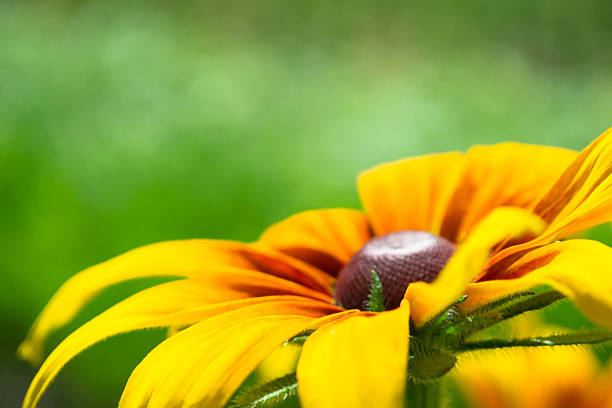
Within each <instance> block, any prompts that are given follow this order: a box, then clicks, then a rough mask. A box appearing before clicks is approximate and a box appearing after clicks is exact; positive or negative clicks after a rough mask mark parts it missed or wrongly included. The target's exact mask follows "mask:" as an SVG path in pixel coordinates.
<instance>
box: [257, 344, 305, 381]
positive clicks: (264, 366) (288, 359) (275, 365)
mask: <svg viewBox="0 0 612 408" xmlns="http://www.w3.org/2000/svg"><path fill="white" fill-rule="evenodd" d="M301 351H302V348H301V346H299V345H297V344H292V343H286V344H283V345H281V346H280V347H279V348H277V349H276V350H274V351H273V352H272V353H271V354H270V355H268V356H266V358H265V360H263V361H262V362H261V363H260V364H259V366H258V367H257V370H256V371H255V373H256V374H257V379H258V382H259V383H261V384H263V383H267V382H269V381H272V380H274V379H276V378H280V377H282V376H285V375H287V374H291V373H294V372H295V367H296V366H297V362H298V358H299V357H300V352H301Z"/></svg>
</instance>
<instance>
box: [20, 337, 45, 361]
mask: <svg viewBox="0 0 612 408" xmlns="http://www.w3.org/2000/svg"><path fill="white" fill-rule="evenodd" d="M15 354H16V355H17V357H18V358H19V359H20V360H23V361H26V362H28V363H29V364H30V365H32V366H34V367H38V366H40V364H41V363H42V355H43V350H42V345H41V344H40V342H38V341H35V340H33V339H31V338H29V337H28V338H26V339H25V340H24V341H22V342H21V344H19V347H18V348H17V351H16V353H15Z"/></svg>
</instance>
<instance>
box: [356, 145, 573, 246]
mask: <svg viewBox="0 0 612 408" xmlns="http://www.w3.org/2000/svg"><path fill="white" fill-rule="evenodd" d="M576 155H577V153H576V152H574V151H570V150H565V149H559V148H555V147H546V146H536V145H527V144H520V143H501V144H497V145H492V146H474V147H473V148H471V149H470V150H469V151H468V152H467V153H466V154H465V155H463V154H461V153H443V154H434V155H429V156H423V157H417V158H411V159H406V160H400V161H397V162H394V163H388V164H384V165H381V166H378V167H376V168H374V169H372V170H369V171H366V172H364V173H363V174H362V175H361V176H360V178H359V182H358V184H359V193H360V196H361V200H362V202H363V207H364V208H365V210H366V213H367V216H368V219H369V220H370V222H371V224H372V227H373V228H374V231H375V232H376V234H377V235H382V234H386V233H389V232H393V231H398V230H422V231H429V232H432V233H434V234H437V235H441V236H443V237H445V238H447V239H449V240H451V241H454V242H461V241H463V239H464V238H465V237H466V236H467V235H468V234H469V232H470V231H471V229H472V228H473V227H474V226H475V225H476V224H477V223H478V222H479V221H480V220H481V219H482V218H483V217H484V216H486V214H488V213H489V212H490V211H491V210H493V209H495V208H497V207H501V206H508V207H520V208H525V209H532V208H533V207H534V206H535V205H536V204H537V203H538V201H539V200H540V199H541V198H542V197H543V196H544V194H545V193H546V192H547V191H548V190H549V189H550V187H551V186H552V185H553V184H554V183H555V181H557V179H558V178H559V176H560V175H561V174H562V173H563V171H564V170H565V169H566V167H567V166H568V165H569V164H570V163H571V161H572V160H573V159H574V158H575V157H576Z"/></svg>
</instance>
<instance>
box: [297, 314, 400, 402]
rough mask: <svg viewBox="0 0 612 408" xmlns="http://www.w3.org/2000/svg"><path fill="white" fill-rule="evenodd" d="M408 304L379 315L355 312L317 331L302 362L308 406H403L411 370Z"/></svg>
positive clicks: (303, 392) (301, 382) (302, 386)
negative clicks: (409, 365) (409, 368)
mask: <svg viewBox="0 0 612 408" xmlns="http://www.w3.org/2000/svg"><path fill="white" fill-rule="evenodd" d="M409 320H410V310H409V305H408V303H407V302H403V303H402V305H401V306H400V307H399V308H398V309H395V310H392V311H388V312H382V313H379V314H377V315H375V316H367V315H361V316H351V317H348V318H346V320H343V321H341V322H340V323H337V324H334V323H332V324H330V325H328V326H326V327H323V328H321V329H319V330H317V331H316V332H315V333H314V334H312V335H311V336H310V337H309V338H308V340H307V341H306V343H305V344H304V348H303V350H302V355H301V357H300V361H299V363H298V369H297V378H298V393H299V396H300V401H301V403H302V406H303V407H304V408H336V407H343V408H374V407H385V408H399V407H401V406H402V404H403V400H404V390H405V384H406V372H407V368H408V342H409V336H408V334H409V333H408V330H409Z"/></svg>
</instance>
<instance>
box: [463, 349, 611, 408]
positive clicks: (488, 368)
mask: <svg viewBox="0 0 612 408" xmlns="http://www.w3.org/2000/svg"><path fill="white" fill-rule="evenodd" d="M598 374H599V373H598V363H597V360H596V359H595V357H594V356H593V355H592V354H591V353H588V352H587V351H586V350H584V349H576V348H569V347H567V348H565V347H555V348H554V349H552V348H531V349H529V348H524V349H517V350H513V351H512V352H504V353H501V352H499V351H493V352H491V351H489V352H482V351H481V352H478V353H474V354H472V355H469V356H466V357H463V358H461V359H460V360H459V363H458V364H457V369H456V371H455V372H454V378H455V380H456V381H457V383H458V385H459V387H458V388H459V391H460V392H461V394H463V396H464V397H465V398H466V400H467V401H468V402H469V406H470V407H471V408H495V407H499V408H560V407H573V408H587V407H605V406H606V405H602V404H601V402H602V401H603V400H605V394H608V395H609V397H612V392H611V391H610V389H608V390H605V389H604V388H603V387H600V385H602V384H598V381H597V380H598V378H597V375H598ZM602 397H604V398H603V399H602Z"/></svg>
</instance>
